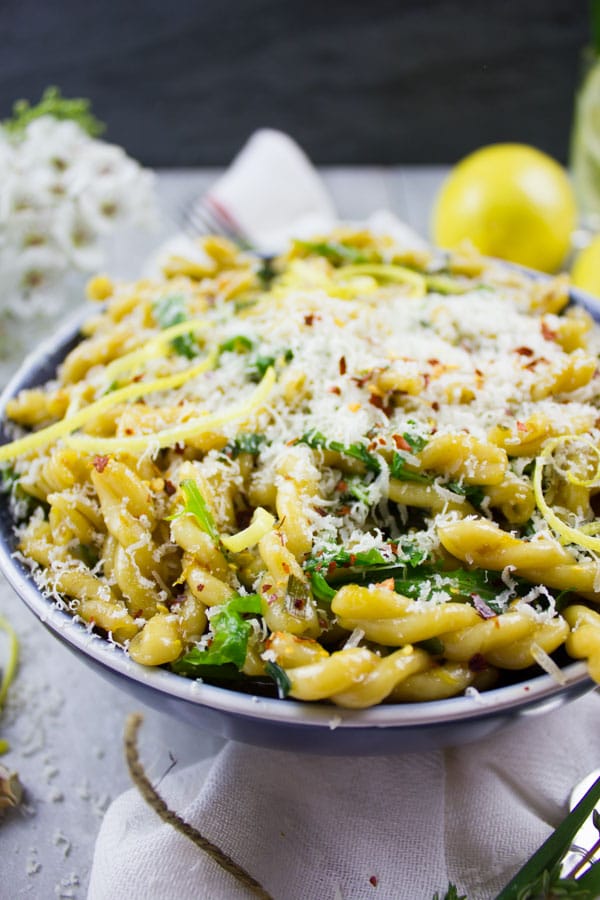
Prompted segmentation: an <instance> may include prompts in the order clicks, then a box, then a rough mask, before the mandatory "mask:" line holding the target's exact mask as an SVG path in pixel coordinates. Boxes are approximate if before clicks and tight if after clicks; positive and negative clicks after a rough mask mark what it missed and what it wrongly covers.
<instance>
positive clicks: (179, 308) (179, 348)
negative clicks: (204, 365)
mask: <svg viewBox="0 0 600 900" xmlns="http://www.w3.org/2000/svg"><path fill="white" fill-rule="evenodd" d="M153 313H154V318H155V319H156V321H157V322H158V324H159V325H160V327H161V328H171V327H172V326H173V325H179V324H180V322H185V321H186V320H187V319H188V315H187V311H186V308H185V298H184V297H183V296H182V295H181V294H170V295H169V296H168V297H161V298H160V299H159V300H157V301H156V302H155V303H154V306H153ZM171 346H172V347H173V350H174V351H175V352H176V353H178V354H179V356H185V357H186V358H187V359H193V358H194V357H195V356H197V355H198V345H197V343H196V341H195V340H194V338H193V336H192V335H191V334H180V335H179V337H176V338H173V340H172V341H171Z"/></svg>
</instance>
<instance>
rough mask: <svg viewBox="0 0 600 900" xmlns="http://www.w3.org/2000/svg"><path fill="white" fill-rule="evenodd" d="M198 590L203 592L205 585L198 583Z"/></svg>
mask: <svg viewBox="0 0 600 900" xmlns="http://www.w3.org/2000/svg"><path fill="white" fill-rule="evenodd" d="M196 590H197V591H199V592H200V593H201V592H202V591H203V590H204V585H203V584H197V585H196Z"/></svg>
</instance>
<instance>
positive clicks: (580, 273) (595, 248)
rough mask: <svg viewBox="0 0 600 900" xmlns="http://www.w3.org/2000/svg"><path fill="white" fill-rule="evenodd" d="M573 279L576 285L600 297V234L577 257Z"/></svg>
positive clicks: (572, 274)
mask: <svg viewBox="0 0 600 900" xmlns="http://www.w3.org/2000/svg"><path fill="white" fill-rule="evenodd" d="M571 281H572V282H573V284H574V285H575V287H578V288H581V289H582V290H583V291H589V292H590V294H595V295H596V296H597V297H600V235H596V237H595V238H594V239H593V240H592V241H591V243H590V244H588V246H587V247H584V248H583V250H581V251H580V253H578V254H577V256H576V257H575V262H574V263H573V268H572V269H571Z"/></svg>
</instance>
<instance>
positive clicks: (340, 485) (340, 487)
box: [335, 481, 348, 494]
mask: <svg viewBox="0 0 600 900" xmlns="http://www.w3.org/2000/svg"><path fill="white" fill-rule="evenodd" d="M335 489H336V491H339V492H340V494H343V493H345V492H346V491H347V490H348V485H347V483H346V482H345V481H338V483H337V484H336V486H335Z"/></svg>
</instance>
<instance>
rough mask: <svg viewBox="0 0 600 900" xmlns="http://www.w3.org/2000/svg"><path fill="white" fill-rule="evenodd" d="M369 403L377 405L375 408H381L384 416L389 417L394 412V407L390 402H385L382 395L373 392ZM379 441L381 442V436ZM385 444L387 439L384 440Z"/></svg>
mask: <svg viewBox="0 0 600 900" xmlns="http://www.w3.org/2000/svg"><path fill="white" fill-rule="evenodd" d="M369 403H370V404H371V405H372V406H374V407H375V409H380V410H381V412H382V413H383V414H384V416H387V417H388V419H389V417H390V416H391V414H392V411H393V407H392V406H390V405H389V403H384V402H383V400H382V399H381V397H379V396H377V394H371V396H370V397H369ZM379 442H380V443H381V438H379ZM383 443H384V444H385V441H383Z"/></svg>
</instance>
